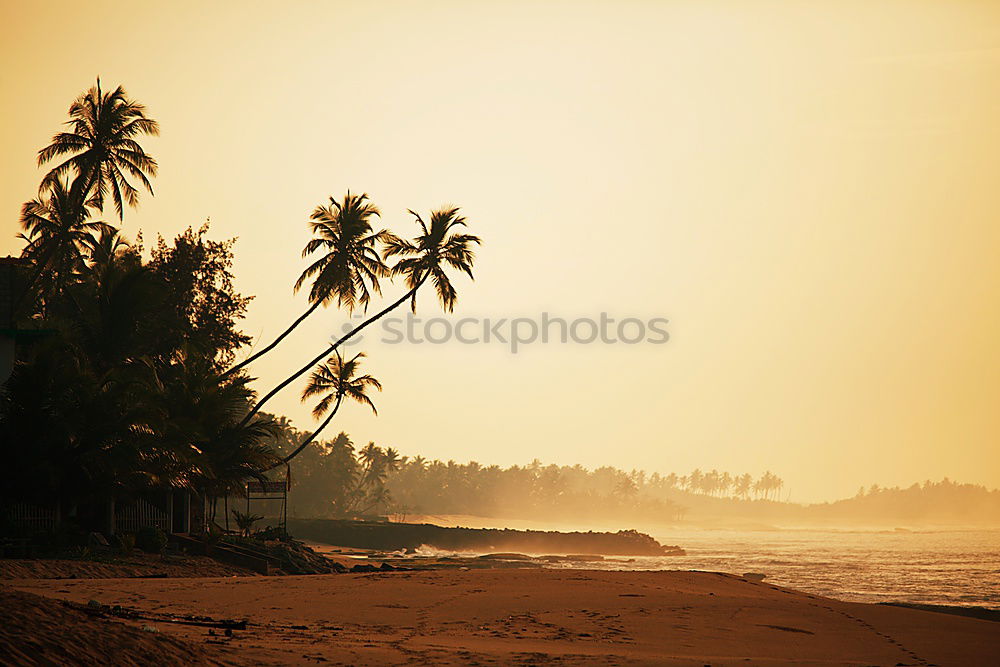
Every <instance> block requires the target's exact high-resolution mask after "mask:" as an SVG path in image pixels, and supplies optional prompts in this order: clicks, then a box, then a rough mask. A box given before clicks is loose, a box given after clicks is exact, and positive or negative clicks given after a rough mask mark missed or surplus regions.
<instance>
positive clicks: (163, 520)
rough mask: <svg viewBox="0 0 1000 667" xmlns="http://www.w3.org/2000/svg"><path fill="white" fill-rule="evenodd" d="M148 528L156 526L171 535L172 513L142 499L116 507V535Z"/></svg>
mask: <svg viewBox="0 0 1000 667" xmlns="http://www.w3.org/2000/svg"><path fill="white" fill-rule="evenodd" d="M146 526H154V527H156V528H159V529H161V530H162V531H163V532H165V533H169V532H170V528H171V526H170V513H169V512H165V511H163V510H161V509H160V508H159V507H156V506H155V505H153V504H152V503H150V502H149V501H147V500H143V499H142V498H140V499H138V500H136V501H135V502H132V503H128V504H122V505H118V506H117V507H115V532H116V533H134V532H136V531H137V530H139V529H140V528H144V527H146Z"/></svg>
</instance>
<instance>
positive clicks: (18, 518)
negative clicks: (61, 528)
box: [4, 503, 58, 532]
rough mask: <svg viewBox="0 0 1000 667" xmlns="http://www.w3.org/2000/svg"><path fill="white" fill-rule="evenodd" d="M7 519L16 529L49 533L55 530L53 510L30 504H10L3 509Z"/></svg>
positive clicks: (54, 512)
mask: <svg viewBox="0 0 1000 667" xmlns="http://www.w3.org/2000/svg"><path fill="white" fill-rule="evenodd" d="M4 509H5V510H6V514H7V517H8V518H9V519H10V521H11V523H13V524H14V525H15V526H17V527H18V528H27V529H28V530H31V531H34V532H51V531H53V530H55V529H56V523H57V516H58V515H57V513H56V511H55V509H54V508H50V507H39V506H38V505H32V504H30V503H11V504H9V505H7V506H6V507H5V508H4Z"/></svg>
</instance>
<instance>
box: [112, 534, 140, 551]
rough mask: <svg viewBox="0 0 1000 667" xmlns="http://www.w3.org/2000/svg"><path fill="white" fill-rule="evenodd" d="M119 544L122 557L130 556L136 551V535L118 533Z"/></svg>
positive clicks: (116, 537)
mask: <svg viewBox="0 0 1000 667" xmlns="http://www.w3.org/2000/svg"><path fill="white" fill-rule="evenodd" d="M115 539H116V540H117V542H118V551H119V552H120V553H121V555H122V556H128V555H130V554H131V553H132V550H133V549H135V535H133V534H132V533H118V534H117V535H116V536H115Z"/></svg>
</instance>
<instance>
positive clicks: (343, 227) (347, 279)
mask: <svg viewBox="0 0 1000 667" xmlns="http://www.w3.org/2000/svg"><path fill="white" fill-rule="evenodd" d="M378 215H379V210H378V208H376V207H375V206H374V205H373V204H372V203H370V202H369V201H368V195H367V194H361V195H352V194H351V192H350V190H348V192H347V194H346V195H345V196H344V201H343V203H340V202H338V201H337V200H336V199H334V198H333V197H330V203H329V205H327V206H317V207H316V210H315V211H313V214H312V216H310V219H311V220H312V222H310V226H311V227H312V231H313V234H314V235H315V238H313V239H312V240H311V241H309V243H307V244H306V247H305V248H304V249H303V250H302V256H303V257H308V256H309V255H311V254H313V253H315V252H316V251H319V250H322V251H323V253H324V254H323V256H322V257H320V258H319V259H318V260H316V261H315V262H313V263H312V264H310V265H309V266H308V267H307V268H306V270H305V271H303V272H302V275H301V276H299V279H298V280H297V281H296V282H295V291H296V292H297V291H298V290H299V289H300V288H301V287H302V286H303V285H304V284H305V283H306V281H308V280H309V279H310V278H312V279H313V282H312V288H311V289H310V290H309V303H310V304H311V305H310V306H309V309H308V310H306V312H305V313H303V314H302V315H301V316H300V317H299V318H298V319H297V320H295V321H294V322H292V324H291V326H289V327H288V328H287V329H285V331H284V332H283V333H282V334H281V335H280V336H278V337H277V338H276V339H275V340H274V342H272V343H271V344H270V345H268V346H267V347H265V348H264V349H263V350H261V351H260V352H257V353H255V354H253V355H251V356H250V357H248V358H247V359H246V360H244V361H242V362H241V363H239V364H237V365H235V366H233V367H232V368H230V369H229V370H228V371H226V373H225V375H229V374H230V373H234V372H236V371H238V370H239V369H241V368H243V367H244V366H246V365H247V364H249V363H251V362H253V361H254V360H256V359H258V358H260V357H261V356H263V355H265V354H267V353H268V352H270V351H271V350H273V349H274V348H275V347H277V345H278V343H280V342H281V341H282V340H284V338H285V337H286V336H287V335H288V334H290V333H291V332H292V331H293V330H294V329H295V327H297V326H299V324H301V323H302V321H303V320H305V319H306V318H307V317H309V316H310V315H312V314H313V312H314V311H315V310H316V309H317V308H319V307H320V306H325V305H328V304H330V303H331V302H334V301H336V303H337V306H338V307H340V308H345V309H347V311H348V312H353V311H354V309H355V308H356V307H359V306H360V307H361V308H362V309H363V310H367V309H368V303H369V301H370V300H371V292H372V291H374V292H375V293H376V294H381V293H382V290H381V288H380V286H379V282H378V279H379V278H384V277H385V276H387V275H388V274H389V269H388V267H386V265H385V262H383V261H382V258H381V257H379V254H378V249H377V247H376V246H377V244H378V243H380V242H383V241H385V240H386V239H388V238H389V237H390V234H389V232H387V231H386V230H384V229H382V230H379V231H375V230H374V228H373V227H372V218H373V217H377V216H378ZM369 285H371V288H370V289H369Z"/></svg>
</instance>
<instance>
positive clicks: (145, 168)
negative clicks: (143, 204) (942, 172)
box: [38, 79, 160, 220]
mask: <svg viewBox="0 0 1000 667" xmlns="http://www.w3.org/2000/svg"><path fill="white" fill-rule="evenodd" d="M69 116H70V120H69V121H67V122H66V124H67V125H68V126H69V131H68V132H60V133H58V134H56V135H55V136H54V137H52V143H51V144H49V145H48V146H46V147H45V148H43V149H42V150H40V151H39V152H38V164H39V165H43V164H45V163H46V162H49V161H50V160H52V159H54V158H57V157H60V156H63V155H72V157H70V158H68V159H66V160H65V161H64V162H61V163H60V164H58V165H56V166H55V167H53V168H52V170H51V171H49V173H48V174H46V175H45V178H44V179H43V180H42V189H46V188H48V187H51V186H52V185H53V184H55V183H56V182H57V181H58V180H59V179H60V178H61V177H62V176H63V175H65V174H67V172H72V173H73V174H75V176H74V181H73V187H72V189H73V191H74V193H75V194H76V196H78V197H79V198H80V199H81V200H87V201H88V202H89V203H91V204H93V205H94V206H95V207H97V208H99V209H101V210H104V198H105V197H106V196H107V195H108V194H109V193H110V194H111V197H112V199H113V200H114V203H115V210H116V211H117V212H118V218H119V220H120V219H122V217H123V215H124V213H123V208H124V204H126V203H127V204H128V205H129V206H133V207H134V206H136V205H137V204H138V203H139V190H138V188H136V187H135V186H134V185H132V184H131V183H129V181H128V178H127V175H128V176H131V177H132V178H134V179H136V180H138V181H139V183H141V184H142V186H143V187H144V188H145V189H146V191H147V192H149V193H150V194H153V186H152V185H151V184H150V182H149V176H156V160H154V159H153V158H152V157H150V156H149V155H147V154H146V152H145V151H144V150H143V148H142V146H140V145H139V143H138V142H137V141H136V138H137V137H139V136H141V135H144V134H149V135H158V134H159V133H160V127H159V125H158V124H157V122H156V121H155V120H153V119H152V118H148V117H147V116H146V107H145V106H143V105H142V104H140V103H138V102H136V101H134V100H131V99H129V98H128V97H127V95H126V93H125V89H124V88H122V87H121V86H118V87H117V88H115V90H114V91H113V92H110V93H104V92H103V91H102V90H101V80H100V79H97V85H96V86H93V87H92V88H91V89H90V90H88V91H87V92H86V93H84V94H83V95H81V96H80V97H78V98H77V99H76V100H75V101H74V102H73V104H72V105H70V107H69ZM147 175H148V176H147Z"/></svg>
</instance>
